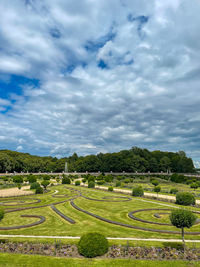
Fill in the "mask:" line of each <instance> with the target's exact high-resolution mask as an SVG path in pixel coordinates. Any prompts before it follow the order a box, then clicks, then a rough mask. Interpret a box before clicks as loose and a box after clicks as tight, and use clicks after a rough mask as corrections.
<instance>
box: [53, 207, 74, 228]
mask: <svg viewBox="0 0 200 267" xmlns="http://www.w3.org/2000/svg"><path fill="white" fill-rule="evenodd" d="M51 208H52V210H53V211H55V212H56V213H57V214H58V215H59V216H60V217H62V218H63V219H64V220H66V221H68V222H69V223H71V224H75V223H76V222H75V221H74V220H73V219H71V218H69V217H68V216H66V215H64V214H63V213H62V212H61V211H59V210H58V209H57V208H56V207H55V206H54V205H51Z"/></svg>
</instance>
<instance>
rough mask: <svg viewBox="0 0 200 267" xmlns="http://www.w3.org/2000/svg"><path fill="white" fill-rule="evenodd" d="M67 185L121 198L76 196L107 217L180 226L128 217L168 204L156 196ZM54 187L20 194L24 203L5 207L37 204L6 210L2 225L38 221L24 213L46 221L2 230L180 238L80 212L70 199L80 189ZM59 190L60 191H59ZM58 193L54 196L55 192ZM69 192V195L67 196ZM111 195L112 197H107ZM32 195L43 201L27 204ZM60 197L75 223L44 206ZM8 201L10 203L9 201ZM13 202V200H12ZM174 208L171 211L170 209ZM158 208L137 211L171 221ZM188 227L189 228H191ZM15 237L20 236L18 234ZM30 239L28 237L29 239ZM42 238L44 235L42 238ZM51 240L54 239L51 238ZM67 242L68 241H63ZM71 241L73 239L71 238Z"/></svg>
mask: <svg viewBox="0 0 200 267" xmlns="http://www.w3.org/2000/svg"><path fill="white" fill-rule="evenodd" d="M67 187H70V188H74V189H78V190H81V192H82V194H83V195H84V196H87V197H89V198H94V199H99V200H119V202H106V201H103V202H101V201H95V200H88V199H85V198H83V197H78V198H77V199H75V200H74V202H75V204H76V205H78V206H79V207H80V208H82V209H85V210H87V211H90V212H92V213H95V214H97V215H99V216H102V217H104V218H107V219H110V220H113V221H117V222H122V223H125V224H129V225H133V226H139V227H145V228H150V229H167V230H175V231H177V229H176V228H175V227H173V226H165V225H164V226H163V225H156V224H149V223H144V222H139V221H136V220H133V219H131V218H129V217H128V213H129V212H130V211H134V210H139V209H153V208H154V209H157V208H162V209H163V208H166V209H169V207H168V206H166V205H167V204H168V203H165V202H161V201H156V200H147V199H141V198H134V197H132V199H131V201H123V198H117V196H118V197H120V196H122V197H124V195H121V194H116V193H112V192H107V191H100V190H95V189H88V188H83V187H78V186H76V187H75V186H72V185H70V186H69V185H67ZM50 189H51V191H50V192H48V193H47V194H44V195H34V196H30V197H28V196H26V197H20V200H23V199H24V200H26V201H25V202H24V203H22V202H21V203H20V205H19V204H18V203H17V202H16V203H15V204H16V206H6V207H5V208H6V209H8V208H10V209H11V208H12V209H14V208H18V207H19V208H21V207H35V206H36V207H37V208H34V209H28V210H21V211H16V212H11V213H6V214H5V217H4V219H3V220H2V221H1V222H0V227H2V226H17V225H23V224H29V223H32V222H35V221H37V220H38V219H37V218H27V217H24V218H23V217H21V216H20V215H24V214H25V215H42V216H44V217H45V218H46V221H45V222H44V223H42V224H39V225H37V226H33V227H29V228H23V229H18V230H0V234H13V235H35V236H37V235H42V236H81V235H82V234H84V233H86V232H91V231H97V232H100V233H104V235H105V236H107V237H137V238H166V239H167V238H168V239H169V238H173V239H174V238H176V239H179V238H180V235H179V234H175V235H174V234H166V233H156V232H149V231H143V230H138V229H131V228H126V227H123V226H119V225H113V224H110V223H107V222H103V221H100V220H98V219H96V218H94V217H92V216H90V215H87V214H85V213H83V212H80V211H78V210H76V209H74V208H73V207H72V206H71V205H70V203H69V199H70V198H72V196H74V195H76V194H77V193H76V192H72V191H71V190H69V189H67V188H66V187H65V186H64V185H59V186H53V187H50ZM55 191H56V194H55ZM53 194H54V196H57V197H54V196H53ZM64 195H66V196H64ZM107 197H108V198H107ZM29 198H36V199H40V200H41V202H40V203H36V204H27V201H28V199H29ZM9 200H12V201H13V198H6V199H1V200H0V202H1V203H3V202H4V201H9ZM60 201H66V202H65V203H61V204H57V205H56V208H58V209H59V210H60V211H61V212H62V213H63V214H65V215H66V216H68V217H70V218H72V219H73V220H75V222H76V223H75V224H73V225H72V224H70V223H69V222H67V221H65V220H64V219H63V218H61V217H60V216H59V215H58V214H57V213H55V212H54V211H53V210H52V209H51V207H50V206H47V207H41V206H42V205H50V204H53V203H57V202H60ZM7 204H8V203H7ZM12 204H13V203H12ZM170 205H171V206H172V207H177V205H175V204H170ZM193 210H196V211H197V210H199V211H200V209H198V208H193ZM166 212H170V211H166ZM155 213H157V211H156V210H155V211H145V212H138V213H136V214H135V216H137V217H138V218H141V219H145V220H148V221H151V222H161V223H169V215H167V214H164V215H162V216H161V218H156V217H155V216H154V215H155ZM198 217H199V218H200V215H198ZM178 231H179V230H178ZM187 231H188V230H186V232H187ZM189 231H198V232H200V224H197V225H195V226H193V227H192V228H191V229H190V230H189ZM185 237H186V239H200V235H195V236H194V235H186V236H185ZM15 240H18V239H17V238H15ZM25 240H26V239H25ZM40 240H41V239H40ZM48 242H51V241H48ZM63 242H67V241H63ZM68 242H70V241H68Z"/></svg>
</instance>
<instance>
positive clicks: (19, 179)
mask: <svg viewBox="0 0 200 267" xmlns="http://www.w3.org/2000/svg"><path fill="white" fill-rule="evenodd" d="M13 182H14V183H16V184H22V183H23V177H22V176H21V175H16V176H14V177H13Z"/></svg>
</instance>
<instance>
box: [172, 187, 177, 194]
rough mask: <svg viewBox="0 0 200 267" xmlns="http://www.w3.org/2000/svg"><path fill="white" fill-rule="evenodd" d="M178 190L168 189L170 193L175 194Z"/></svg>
mask: <svg viewBox="0 0 200 267" xmlns="http://www.w3.org/2000/svg"><path fill="white" fill-rule="evenodd" d="M177 192H178V189H177V188H171V189H170V194H176V193H177Z"/></svg>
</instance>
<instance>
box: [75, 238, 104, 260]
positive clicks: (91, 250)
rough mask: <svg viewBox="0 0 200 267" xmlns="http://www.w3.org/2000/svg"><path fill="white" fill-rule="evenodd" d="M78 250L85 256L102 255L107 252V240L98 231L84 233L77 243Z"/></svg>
mask: <svg viewBox="0 0 200 267" xmlns="http://www.w3.org/2000/svg"><path fill="white" fill-rule="evenodd" d="M78 252H79V253H80V254H81V255H83V256H85V257H87V258H94V257H96V256H101V255H104V254H105V253H106V252H108V240H107V239H106V238H105V236H104V235H102V234H99V233H87V234H84V235H83V236H82V237H81V239H80V241H79V243H78Z"/></svg>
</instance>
